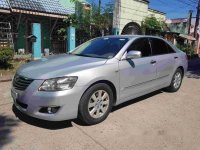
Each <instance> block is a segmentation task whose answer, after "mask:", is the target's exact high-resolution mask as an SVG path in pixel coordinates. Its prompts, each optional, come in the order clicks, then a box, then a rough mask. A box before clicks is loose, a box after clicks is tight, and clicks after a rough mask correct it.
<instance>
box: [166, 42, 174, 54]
mask: <svg viewBox="0 0 200 150" xmlns="http://www.w3.org/2000/svg"><path fill="white" fill-rule="evenodd" d="M166 44H167V43H166ZM167 48H168V53H175V51H174V49H173V48H172V47H171V46H170V45H169V44H167Z"/></svg>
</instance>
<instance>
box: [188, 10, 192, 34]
mask: <svg viewBox="0 0 200 150" xmlns="http://www.w3.org/2000/svg"><path fill="white" fill-rule="evenodd" d="M192 13H193V11H192V10H189V14H188V35H190V27H191V21H192Z"/></svg>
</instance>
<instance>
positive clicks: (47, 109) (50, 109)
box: [39, 107, 60, 114]
mask: <svg viewBox="0 0 200 150" xmlns="http://www.w3.org/2000/svg"><path fill="white" fill-rule="evenodd" d="M59 108H60V107H42V108H41V109H40V110H39V112H41V113H46V114H55V113H57V112H58V110H59Z"/></svg>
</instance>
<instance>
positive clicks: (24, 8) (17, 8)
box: [0, 0, 75, 16]
mask: <svg viewBox="0 0 200 150" xmlns="http://www.w3.org/2000/svg"><path fill="white" fill-rule="evenodd" d="M0 9H10V10H11V11H13V12H21V13H30V14H34V13H36V14H39V13H41V15H42V14H45V13H47V14H55V15H63V16H64V15H67V14H72V13H74V12H75V9H74V8H70V7H69V8H66V7H64V6H62V5H61V3H60V1H59V0H1V1H0Z"/></svg>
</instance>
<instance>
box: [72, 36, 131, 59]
mask: <svg viewBox="0 0 200 150" xmlns="http://www.w3.org/2000/svg"><path fill="white" fill-rule="evenodd" d="M128 40H129V39H128V38H114V37H113V38H97V39H94V40H91V41H88V42H86V43H84V44H82V45H81V46H79V47H78V48H76V49H75V50H74V51H73V52H72V53H71V54H74V55H79V56H86V57H98V58H106V59H107V58H112V57H114V56H115V55H116V54H117V53H118V52H119V51H120V50H121V49H122V47H123V46H124V45H125V44H126V43H127V42H128Z"/></svg>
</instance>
